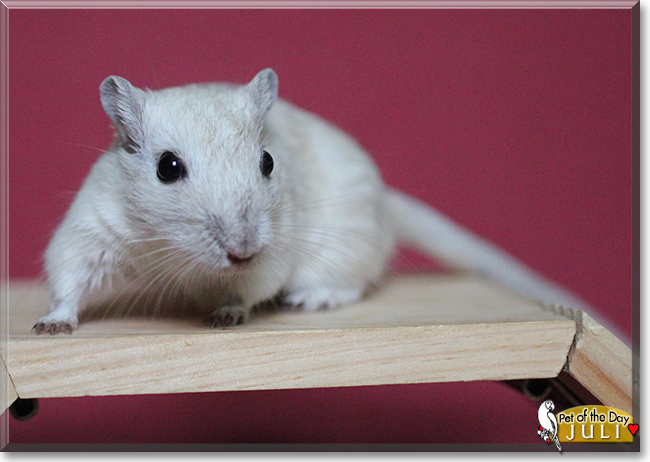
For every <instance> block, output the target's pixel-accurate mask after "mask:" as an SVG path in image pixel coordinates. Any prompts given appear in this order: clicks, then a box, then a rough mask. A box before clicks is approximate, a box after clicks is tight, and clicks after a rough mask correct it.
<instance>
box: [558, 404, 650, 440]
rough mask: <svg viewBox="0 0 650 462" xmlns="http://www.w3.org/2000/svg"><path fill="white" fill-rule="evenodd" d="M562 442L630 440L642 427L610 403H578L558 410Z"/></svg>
mask: <svg viewBox="0 0 650 462" xmlns="http://www.w3.org/2000/svg"><path fill="white" fill-rule="evenodd" d="M557 421H558V423H559V429H558V432H559V434H560V441H562V442H563V443H565V442H566V443H631V442H632V441H633V440H634V435H636V432H637V431H638V430H639V425H638V424H635V423H634V420H633V419H632V416H631V415H630V414H628V413H627V412H625V411H621V410H620V409H616V408H613V407H608V406H577V407H572V408H570V409H567V410H565V411H562V412H559V413H558V414H557Z"/></svg>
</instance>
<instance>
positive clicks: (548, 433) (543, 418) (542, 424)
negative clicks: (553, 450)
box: [537, 399, 562, 454]
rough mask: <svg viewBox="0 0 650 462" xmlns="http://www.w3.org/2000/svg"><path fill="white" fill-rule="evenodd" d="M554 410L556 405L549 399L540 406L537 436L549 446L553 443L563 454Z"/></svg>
mask: <svg viewBox="0 0 650 462" xmlns="http://www.w3.org/2000/svg"><path fill="white" fill-rule="evenodd" d="M553 409H555V404H554V403H553V401H551V400H550V399H547V400H546V401H544V402H543V403H542V404H541V405H540V406H539V409H538V410H537V420H538V422H539V430H537V434H538V435H539V436H540V438H542V439H543V440H544V441H546V443H548V444H550V443H551V441H553V442H554V443H555V446H557V450H558V451H560V454H562V446H561V445H560V440H558V438H557V430H558V426H557V419H556V418H555V415H554V414H553Z"/></svg>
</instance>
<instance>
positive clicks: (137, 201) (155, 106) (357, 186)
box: [34, 69, 575, 334]
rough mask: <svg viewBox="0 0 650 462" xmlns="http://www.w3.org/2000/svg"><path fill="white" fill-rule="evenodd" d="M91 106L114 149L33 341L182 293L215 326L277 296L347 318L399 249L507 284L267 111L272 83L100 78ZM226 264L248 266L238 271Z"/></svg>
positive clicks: (50, 261) (312, 129) (259, 79)
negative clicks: (101, 307)
mask: <svg viewBox="0 0 650 462" xmlns="http://www.w3.org/2000/svg"><path fill="white" fill-rule="evenodd" d="M101 94H102V103H103V105H104V108H105V110H106V112H107V114H108V115H109V117H110V118H111V119H112V120H113V122H114V124H115V126H116V132H117V134H116V142H115V144H114V146H113V147H112V148H111V149H110V150H109V151H108V152H106V153H105V154H104V155H103V156H102V157H101V158H100V159H99V160H98V161H97V163H96V164H95V165H94V166H93V168H92V170H91V172H90V174H89V176H88V178H87V179H86V181H85V182H84V184H83V186H82V188H81V190H80V191H79V193H78V195H77V196H76V198H75V200H74V202H73V204H72V206H71V207H70V209H69V211H68V213H67V215H66V217H65V219H64V220H63V222H62V223H61V225H60V227H59V228H58V229H57V231H56V233H55V234H54V237H53V238H52V240H51V242H50V245H49V247H48V249H47V251H46V255H45V262H46V271H47V275H48V282H49V285H50V289H51V291H52V296H53V302H52V305H51V307H50V312H49V314H48V315H47V316H45V317H43V318H41V319H40V320H39V322H38V323H37V324H36V326H35V327H34V329H35V331H36V332H37V333H44V332H49V333H51V334H55V333H58V332H71V331H72V329H74V328H76V327H77V324H78V314H79V313H80V312H81V310H83V309H85V308H86V307H88V306H90V305H92V303H93V301H94V300H97V299H102V297H103V298H104V299H110V298H114V297H115V296H116V295H118V294H121V293H125V292H129V291H131V292H133V293H138V292H142V293H144V292H148V293H153V297H154V298H155V299H157V301H158V302H159V303H160V302H162V301H164V300H165V299H170V300H174V299H175V297H177V296H178V294H179V293H180V294H182V295H183V297H185V298H184V300H188V301H189V303H191V304H193V305H195V306H196V307H197V309H199V310H202V311H204V312H206V313H211V317H210V319H211V320H212V322H213V324H214V325H231V324H237V323H240V322H243V321H244V320H245V319H246V318H247V317H248V313H249V311H250V309H251V307H253V306H254V305H256V304H258V303H260V302H263V301H266V300H269V299H271V298H273V297H275V296H276V295H278V294H280V293H282V294H284V302H286V303H288V304H290V305H294V306H298V307H300V308H301V309H304V310H314V309H319V308H329V307H332V306H336V305H339V304H344V303H351V302H354V301H356V300H358V299H359V298H360V297H361V296H362V295H363V294H364V292H365V291H366V290H367V289H368V287H369V286H372V285H373V284H375V283H377V282H378V281H379V279H380V278H381V276H382V274H383V273H384V270H385V268H386V263H387V261H388V258H389V257H390V255H391V253H392V251H393V249H394V246H395V239H396V236H397V235H399V236H400V237H403V238H406V239H407V240H409V241H411V242H413V243H415V244H416V245H418V246H420V247H422V248H424V249H426V250H427V251H430V252H433V253H436V254H439V255H443V257H444V259H445V260H446V261H448V262H450V263H452V264H459V265H460V266H461V267H463V268H471V269H474V268H479V269H481V270H485V271H486V272H488V273H490V274H491V275H493V276H494V275H495V274H494V273H496V275H497V276H498V275H499V274H502V273H503V274H506V276H505V277H502V278H501V280H503V282H505V283H509V282H511V281H510V279H513V278H511V276H509V274H510V273H511V272H512V271H511V269H512V267H513V266H512V265H513V264H515V263H513V260H512V259H511V258H510V257H508V256H505V255H504V254H503V253H502V252H495V251H490V252H485V251H484V247H485V246H484V245H483V244H480V243H479V244H477V242H482V241H480V239H479V238H478V237H468V235H467V234H466V232H464V231H462V230H461V231H459V228H458V229H457V228H455V227H453V226H451V225H449V223H448V222H447V221H445V220H441V219H440V218H436V217H438V214H437V213H436V212H435V211H434V210H432V209H430V208H428V207H426V206H423V205H422V204H419V205H418V204H417V203H416V202H414V200H413V199H408V198H405V197H404V196H402V195H401V194H400V193H396V192H393V191H389V190H387V189H386V188H385V187H384V185H383V183H382V181H381V177H380V174H379V172H378V171H377V168H376V167H375V165H374V164H373V162H372V161H371V160H370V158H369V156H368V155H367V154H366V153H365V152H364V151H363V149H361V147H360V146H359V145H358V144H357V143H356V142H355V141H354V140H353V139H352V138H350V137H349V136H348V135H346V134H345V133H343V132H341V131H340V130H338V129H337V128H336V127H334V126H332V125H331V124H329V123H328V122H326V121H324V120H323V119H321V118H319V117H317V116H315V115H314V114H311V113H308V112H306V111H303V110H301V109H298V108H296V107H294V106H292V105H291V104H289V103H287V102H285V101H282V100H277V77H276V76H275V73H274V72H273V71H271V70H270V69H267V70H264V71H262V72H260V73H259V74H258V75H257V76H256V77H255V79H253V81H251V83H250V84H248V85H246V86H232V85H227V84H210V85H190V86H186V87H178V88H169V89H164V90H160V91H143V90H140V89H137V88H135V87H132V86H131V84H130V83H129V82H127V81H126V80H124V79H121V78H119V77H109V78H107V79H106V80H105V81H104V82H103V83H102V86H101ZM262 149H265V150H267V151H268V152H269V153H270V154H271V155H272V156H273V159H274V164H275V167H274V169H273V172H272V173H271V175H270V176H269V178H265V177H264V176H263V175H262V174H261V172H260V168H259V160H260V156H261V152H262V151H261V150H262ZM165 151H172V152H174V153H176V154H177V155H178V156H179V157H180V158H181V160H182V161H183V162H184V163H185V165H186V168H187V177H185V178H182V179H181V180H178V181H176V182H173V183H170V184H165V183H163V182H161V181H160V180H159V179H158V178H157V175H156V171H157V163H158V159H159V158H160V155H161V154H162V153H163V152H165ZM410 220H412V221H410ZM409 223H410V225H409ZM436 228H439V229H442V231H441V232H439V231H437V230H436ZM430 233H431V234H430ZM457 237H458V240H457V239H456V238H457ZM438 239H440V240H439V241H438ZM436 242H440V243H441V245H438V244H436ZM468 249H469V251H468ZM228 253H231V254H236V255H245V256H249V255H254V257H253V259H252V260H251V261H250V262H249V263H248V264H245V265H236V264H232V263H230V261H229V259H228V257H227V254H228ZM476 261H479V262H480V263H478V264H475V262H476ZM494 262H495V265H494V266H493V263H494ZM515 268H516V270H517V271H515V272H517V273H518V270H520V269H521V266H519V265H518V264H515ZM522 275H523V276H522ZM513 277H514V279H517V278H520V279H521V278H523V279H524V283H521V284H520V283H517V284H514V288H515V289H524V290H527V289H529V288H531V287H533V288H534V287H537V286H538V283H539V282H540V281H541V279H540V278H536V276H534V275H533V274H532V273H531V274H528V273H525V272H523V273H518V274H517V275H513ZM532 292H535V291H534V290H533V291H532ZM558 293H560V294H561V295H564V294H565V293H564V292H561V291H560V292H553V291H552V290H551V291H550V292H549V291H544V292H543V295H548V296H550V297H549V298H548V299H547V300H546V301H548V302H556V301H563V300H565V299H562V298H561V297H560V299H558V300H554V299H553V298H554V297H553V296H554V295H557V294H558ZM533 295H537V294H536V293H533ZM148 298H149V296H147V299H148ZM138 300H139V301H142V300H143V299H141V298H136V299H135V301H134V303H135V302H137V301H138ZM574 300H575V299H571V301H572V302H573V301H574Z"/></svg>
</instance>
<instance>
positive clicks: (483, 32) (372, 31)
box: [9, 10, 632, 444]
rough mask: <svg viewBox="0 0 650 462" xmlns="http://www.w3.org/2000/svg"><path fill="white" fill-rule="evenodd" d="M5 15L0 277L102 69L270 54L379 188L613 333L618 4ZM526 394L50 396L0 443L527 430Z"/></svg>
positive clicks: (621, 298)
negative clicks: (385, 186) (532, 273)
mask: <svg viewBox="0 0 650 462" xmlns="http://www.w3.org/2000/svg"><path fill="white" fill-rule="evenodd" d="M9 18H10V23H9V24H10V140H9V141H10V210H11V212H10V274H11V276H12V277H14V278H23V277H35V276H38V275H39V274H40V273H41V271H42V269H41V267H42V261H41V256H42V253H43V250H44V248H45V246H46V245H47V242H48V239H49V236H50V235H51V232H52V231H53V229H54V228H55V226H56V225H57V223H58V222H59V221H60V219H61V217H62V215H63V213H64V212H65V210H66V208H67V206H68V205H69V203H70V201H71V199H72V196H73V193H74V191H75V190H77V189H78V187H79V185H80V184H81V181H82V179H83V178H84V176H85V175H86V174H87V172H88V170H89V168H90V166H91V164H92V163H93V162H94V160H95V159H96V158H97V156H98V154H99V150H101V149H105V148H106V147H107V146H108V144H109V142H110V139H111V130H110V126H109V121H108V118H107V117H106V116H105V114H104V113H103V111H102V109H101V105H100V102H99V95H98V86H99V84H100V82H101V81H102V79H103V78H104V77H106V76H107V75H110V74H114V75H121V76H123V77H126V78H127V79H129V80H130V81H131V82H132V83H134V84H135V85H137V86H141V87H145V86H146V87H150V88H161V87H166V86H172V85H179V84H184V83H190V82H199V81H211V80H223V81H234V82H241V83H244V82H247V81H248V80H250V79H251V78H252V77H253V76H254V75H255V73H256V72H258V71H259V70H260V69H262V68H264V67H273V68H274V69H275V70H276V71H277V72H278V75H279V77H280V94H281V96H282V97H284V98H287V99H289V100H291V101H293V102H294V103H296V104H298V105H300V106H302V107H306V108H308V109H310V110H312V111H314V112H316V113H318V114H320V115H322V116H324V117H326V118H328V119H330V120H331V121H333V122H334V123H336V124H338V125H339V126H340V127H342V128H343V129H345V130H346V131H348V132H349V133H351V134H353V135H354V136H355V137H356V138H357V139H358V140H359V141H360V142H361V143H362V145H364V146H365V147H366V148H367V150H368V151H369V152H370V153H371V154H372V156H373V157H374V158H375V159H376V161H377V163H378V164H379V166H380V168H381V170H382V171H383V173H384V177H385V179H386V181H387V183H389V184H390V185H393V186H397V187H399V188H401V189H402V190H404V191H407V192H409V193H411V194H413V195H415V196H417V197H419V198H421V199H423V200H426V201H427V202H429V203H430V204H432V205H434V206H436V207H437V208H439V209H440V210H442V211H443V212H445V213H447V214H448V215H450V216H451V217H453V218H454V219H455V220H457V221H458V222H460V223H463V224H464V225H466V226H467V227H469V228H471V229H473V230H474V231H476V232H478V233H479V234H481V235H483V236H485V237H487V238H489V239H491V240H492V241H494V242H495V243H497V244H498V245H500V246H502V247H504V248H506V249H507V250H509V251H510V252H511V253H513V254H514V255H516V256H518V257H519V258H521V259H522V260H523V261H525V262H527V263H528V264H529V265H530V266H532V267H534V268H536V269H537V270H539V271H541V272H542V273H543V274H545V275H547V276H548V277H550V278H552V279H554V280H556V281H558V282H561V283H562V284H564V285H565V286H566V287H568V288H569V289H572V290H573V291H575V292H576V293H578V294H580V295H581V296H582V297H584V299H586V300H587V301H588V302H589V303H591V304H592V305H593V306H594V314H595V315H596V316H597V317H598V318H599V319H601V320H603V321H606V322H608V323H609V324H610V325H611V326H612V327H613V328H614V329H616V331H617V332H618V333H619V334H620V335H621V336H622V337H623V338H624V339H625V340H626V341H629V339H630V337H631V308H630V307H631V252H632V244H631V226H632V225H631V195H632V192H631V168H632V166H631V155H630V152H631V77H632V75H631V12H630V10H611V11H605V10H521V11H513V10H492V11H489V10H423V11H415V10H409V11H395V10H363V11H306V10H303V11H294V10H278V11H270V10H265V11H250V10H241V11H237V10H232V11H230V10H228V11H226V10H210V11H146V10H144V11H108V10H106V11H102V10H97V11H53V10H50V11H33V10H22V11H21V10H11V11H10V14H9ZM411 259H412V261H415V262H418V263H422V261H421V259H416V258H413V257H411ZM398 266H399V267H400V268H402V269H404V268H407V269H411V268H412V266H413V265H412V264H410V263H405V260H404V259H403V260H402V261H401V264H400V265H398ZM425 266H426V265H425ZM468 342H471V339H468ZM536 408H537V404H536V403H532V402H529V401H527V400H526V399H525V398H524V397H522V396H520V395H518V394H517V393H515V392H514V391H511V390H510V389H508V388H507V387H505V386H504V385H502V384H500V383H485V382H476V383H458V384H421V385H399V386H382V387H356V388H347V389H320V390H280V391H264V392H231V393H202V394H187V395H177V396H171V395H161V396H154V395H152V396H129V397H106V398H76V399H47V400H41V410H40V412H39V414H38V416H37V417H36V418H34V419H33V420H31V421H28V422H24V423H20V422H16V421H13V420H12V421H11V423H10V442H13V443H20V442H122V443H127V442H195V443H210V442H240V443H246V442H251V443H252V442H285V443H292V442H314V443H317V442H327V443H337V442H346V443H349V442H369V443H382V442H410V443H428V442H445V443H447V442H481V443H493V442H518V443H521V442H524V443H526V442H531V443H538V444H539V438H538V437H537V435H536V433H535V431H536V427H537V420H536Z"/></svg>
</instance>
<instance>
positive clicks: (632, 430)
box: [627, 424, 639, 436]
mask: <svg viewBox="0 0 650 462" xmlns="http://www.w3.org/2000/svg"><path fill="white" fill-rule="evenodd" d="M627 429H628V430H630V433H632V436H634V435H636V431H637V430H638V429H639V424H630V425H628V426H627Z"/></svg>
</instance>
